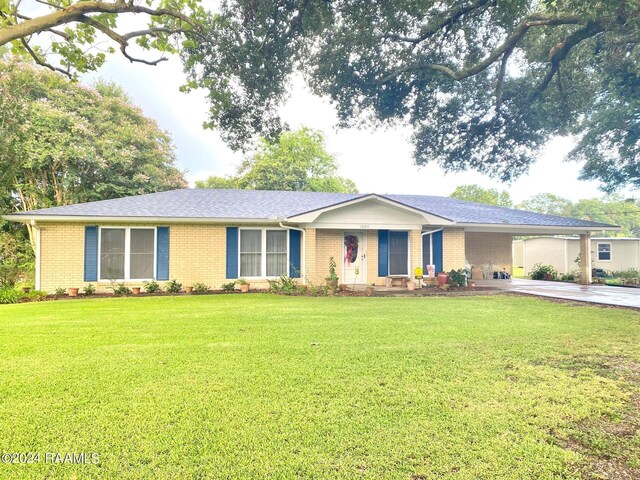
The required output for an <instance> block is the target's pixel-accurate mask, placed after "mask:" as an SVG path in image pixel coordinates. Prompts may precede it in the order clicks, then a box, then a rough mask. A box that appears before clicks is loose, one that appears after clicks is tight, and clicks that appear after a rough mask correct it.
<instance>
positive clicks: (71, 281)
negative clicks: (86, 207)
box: [40, 223, 86, 292]
mask: <svg viewBox="0 0 640 480" xmlns="http://www.w3.org/2000/svg"><path fill="white" fill-rule="evenodd" d="M85 285H86V284H85V283H84V225H79V224H73V223H48V224H42V225H41V226H40V289H41V290H45V291H47V292H53V291H54V290H55V289H56V288H64V289H67V288H82V287H84V286H85Z"/></svg>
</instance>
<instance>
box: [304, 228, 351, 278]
mask: <svg viewBox="0 0 640 480" xmlns="http://www.w3.org/2000/svg"><path fill="white" fill-rule="evenodd" d="M342 242H343V233H342V230H320V229H318V230H316V274H315V278H311V277H309V281H311V282H312V283H314V284H316V285H320V284H321V283H323V282H324V279H325V278H326V277H327V276H328V275H329V258H330V257H333V258H334V260H335V261H336V265H337V266H336V273H337V274H338V276H339V277H341V276H342ZM340 282H342V278H340Z"/></svg>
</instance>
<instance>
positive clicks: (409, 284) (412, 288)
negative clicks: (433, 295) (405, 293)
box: [407, 282, 416, 290]
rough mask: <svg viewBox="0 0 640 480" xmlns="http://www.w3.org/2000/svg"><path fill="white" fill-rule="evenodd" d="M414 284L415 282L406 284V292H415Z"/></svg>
mask: <svg viewBox="0 0 640 480" xmlns="http://www.w3.org/2000/svg"><path fill="white" fill-rule="evenodd" d="M415 289H416V284H415V282H407V290H415Z"/></svg>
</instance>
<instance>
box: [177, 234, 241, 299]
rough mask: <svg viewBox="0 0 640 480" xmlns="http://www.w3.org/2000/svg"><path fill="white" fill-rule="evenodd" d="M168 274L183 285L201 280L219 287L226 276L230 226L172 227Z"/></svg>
mask: <svg viewBox="0 0 640 480" xmlns="http://www.w3.org/2000/svg"><path fill="white" fill-rule="evenodd" d="M169 234H170V239H169V242H170V243H169V278H175V279H176V280H178V282H180V283H182V285H183V286H187V285H193V284H194V283H196V282H202V283H204V284H206V285H208V286H210V287H211V288H220V287H221V285H222V284H223V283H225V282H227V281H229V280H227V279H226V270H227V268H226V266H227V255H226V251H227V230H226V227H225V226H224V225H204V224H203V225H186V224H176V225H170V227H169Z"/></svg>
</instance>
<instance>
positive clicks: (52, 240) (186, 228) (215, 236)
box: [40, 223, 268, 292]
mask: <svg viewBox="0 0 640 480" xmlns="http://www.w3.org/2000/svg"><path fill="white" fill-rule="evenodd" d="M163 225H167V224H166V223H165V224H163ZM101 226H109V224H103V225H101ZM116 226H120V227H122V226H125V227H132V226H147V227H148V226H150V225H149V224H144V225H143V224H121V223H119V224H117V225H116ZM154 226H155V225H154ZM84 227H85V226H84V225H82V224H73V223H47V224H42V225H41V227H40V230H41V234H40V282H41V284H40V288H41V289H42V290H46V291H48V292H53V291H54V290H55V289H56V288H64V289H67V288H71V287H74V288H83V287H85V286H86V285H87V284H88V283H92V284H93V285H94V286H96V287H97V290H98V291H99V292H108V291H110V290H109V287H110V286H111V283H110V282H109V281H105V280H102V281H98V282H84ZM169 227H170V229H169V233H170V237H169V242H170V243H169V249H170V254H169V278H171V279H176V280H177V281H178V282H180V283H182V285H183V286H188V285H193V283H195V282H202V283H205V284H206V285H208V286H210V287H211V288H214V289H215V288H220V287H221V285H222V284H223V283H225V282H227V281H230V280H227V279H226V278H225V277H226V248H227V239H226V227H225V226H224V225H204V224H203V225H200V224H195V225H194V224H191V225H189V224H169ZM159 283H160V284H161V285H164V283H165V282H159ZM125 284H126V285H128V286H130V287H132V286H134V287H136V286H137V287H141V286H142V282H141V281H139V280H134V281H128V282H125ZM267 287H268V284H267V282H266V281H256V282H252V284H251V288H252V289H253V288H267Z"/></svg>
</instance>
